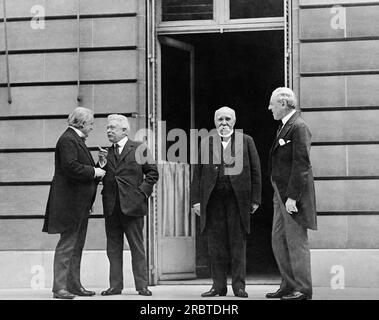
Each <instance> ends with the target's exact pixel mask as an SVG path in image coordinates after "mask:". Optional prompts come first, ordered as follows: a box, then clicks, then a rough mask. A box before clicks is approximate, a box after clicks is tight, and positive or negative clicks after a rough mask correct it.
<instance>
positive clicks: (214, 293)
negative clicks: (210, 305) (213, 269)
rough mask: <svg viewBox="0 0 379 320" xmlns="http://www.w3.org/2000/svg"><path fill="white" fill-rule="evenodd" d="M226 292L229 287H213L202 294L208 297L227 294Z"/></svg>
mask: <svg viewBox="0 0 379 320" xmlns="http://www.w3.org/2000/svg"><path fill="white" fill-rule="evenodd" d="M226 292H227V289H226V288H224V289H221V290H217V289H215V288H211V290H209V291H207V292H204V293H202V294H201V296H202V297H203V298H208V297H215V296H217V295H218V296H220V297H222V296H226Z"/></svg>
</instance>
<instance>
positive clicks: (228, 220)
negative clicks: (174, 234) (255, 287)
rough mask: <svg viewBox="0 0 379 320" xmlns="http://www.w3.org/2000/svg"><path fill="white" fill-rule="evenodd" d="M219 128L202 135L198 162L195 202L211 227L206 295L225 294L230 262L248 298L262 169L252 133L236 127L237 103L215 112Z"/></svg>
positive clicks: (236, 286) (205, 227) (205, 226)
mask: <svg viewBox="0 0 379 320" xmlns="http://www.w3.org/2000/svg"><path fill="white" fill-rule="evenodd" d="M214 121H215V126H216V130H214V131H215V132H213V133H211V134H210V136H209V137H208V138H207V139H204V140H202V145H201V148H200V163H199V164H197V165H195V169H194V175H193V181H192V186H191V198H192V199H191V203H192V205H193V210H194V212H195V213H196V214H197V215H199V216H200V225H201V227H200V228H201V231H202V232H205V233H206V236H207V241H208V251H209V255H210V261H211V274H212V280H213V286H212V288H211V289H210V291H208V292H205V293H203V294H202V295H201V296H202V297H215V296H217V295H218V296H225V295H226V293H227V271H228V264H229V262H230V264H231V273H232V288H233V292H234V295H235V296H236V297H240V298H247V297H248V294H247V292H246V291H245V277H246V234H248V233H249V232H250V215H251V214H252V213H254V212H255V211H256V210H257V209H258V207H259V205H260V202H261V169H260V160H259V155H258V152H257V150H256V147H255V144H254V140H253V138H252V137H250V136H248V135H246V134H243V133H242V132H241V131H240V130H236V131H235V130H234V125H235V123H236V116H235V112H234V110H233V109H231V108H229V107H222V108H220V109H218V110H216V112H215V117H214Z"/></svg>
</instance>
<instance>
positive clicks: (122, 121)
mask: <svg viewBox="0 0 379 320" xmlns="http://www.w3.org/2000/svg"><path fill="white" fill-rule="evenodd" d="M108 121H116V122H117V123H118V124H119V125H120V127H121V128H123V129H126V130H127V131H130V126H129V121H128V118H127V117H125V116H123V115H122V114H110V115H109V116H108Z"/></svg>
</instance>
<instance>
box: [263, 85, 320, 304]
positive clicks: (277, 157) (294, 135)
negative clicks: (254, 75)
mask: <svg viewBox="0 0 379 320" xmlns="http://www.w3.org/2000/svg"><path fill="white" fill-rule="evenodd" d="M296 104H297V103H296V97H295V94H294V92H293V91H292V90H291V89H289V88H277V89H275V90H274V91H273V93H272V95H271V99H270V105H269V107H268V109H269V110H270V111H271V112H272V114H273V117H274V119H275V120H279V121H280V126H279V129H278V132H277V135H276V137H275V139H274V143H273V145H272V147H271V150H270V161H269V172H270V177H271V182H272V186H273V188H274V199H273V201H274V217H273V226H272V249H273V252H274V256H275V259H276V262H277V264H278V268H279V271H280V274H281V276H282V283H281V285H280V288H279V289H278V290H277V291H276V292H273V293H267V295H266V297H267V298H281V299H282V300H304V299H311V298H312V279H311V264H310V252H309V245H308V236H307V229H314V230H315V229H317V221H316V200H315V189H314V182H313V174H312V166H311V162H310V156H309V153H310V148H311V132H310V130H309V128H308V126H307V124H306V123H305V122H304V120H303V119H302V118H301V117H300V112H299V111H297V110H296Z"/></svg>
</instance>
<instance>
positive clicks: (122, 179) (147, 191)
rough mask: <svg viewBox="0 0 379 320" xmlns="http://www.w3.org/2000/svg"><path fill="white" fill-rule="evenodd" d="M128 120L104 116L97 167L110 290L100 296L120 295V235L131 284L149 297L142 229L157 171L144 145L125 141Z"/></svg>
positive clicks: (126, 139)
mask: <svg viewBox="0 0 379 320" xmlns="http://www.w3.org/2000/svg"><path fill="white" fill-rule="evenodd" d="M129 130H130V128H129V122H128V119H127V118H126V117H125V116H123V115H119V114H112V115H109V116H108V125H107V136H108V139H109V141H110V142H111V143H112V147H110V148H109V151H107V150H105V149H102V150H101V151H100V158H99V164H100V166H101V167H103V168H104V169H105V170H106V174H105V176H104V178H103V191H102V195H103V209H104V216H105V231H106V236H107V255H108V259H109V263H110V271H109V282H110V287H109V288H108V289H107V290H104V291H103V292H102V293H101V294H102V295H103V296H109V295H116V294H121V292H122V289H123V287H124V281H123V268H122V265H123V248H124V234H125V235H126V238H127V240H128V243H129V248H130V252H131V255H132V269H133V276H134V283H135V288H136V291H138V294H140V295H143V296H151V294H152V293H151V291H150V290H149V289H148V287H147V285H148V273H147V262H146V257H145V248H144V239H143V226H144V216H145V215H146V214H147V212H148V206H147V201H148V197H149V196H150V195H151V193H152V191H153V186H154V184H155V183H156V182H157V180H158V177H159V175H158V170H157V166H156V164H155V163H154V160H153V158H152V156H151V154H150V152H149V150H148V149H147V147H146V146H145V145H143V144H142V143H141V142H135V141H132V140H131V139H129V138H128V132H129Z"/></svg>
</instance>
